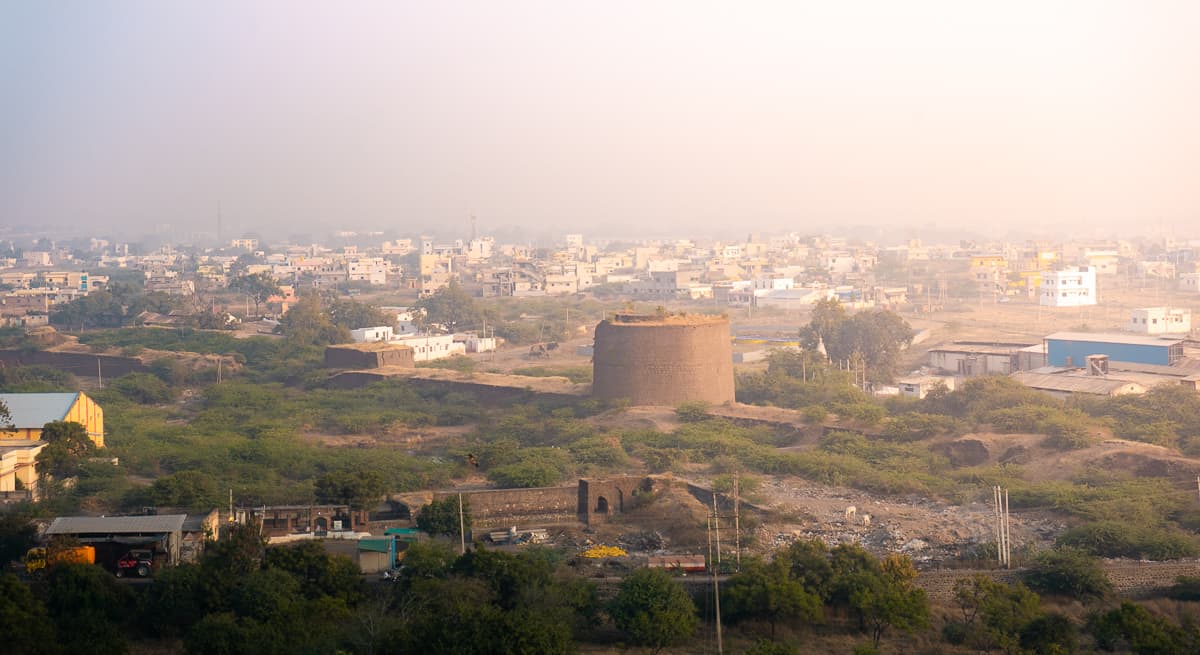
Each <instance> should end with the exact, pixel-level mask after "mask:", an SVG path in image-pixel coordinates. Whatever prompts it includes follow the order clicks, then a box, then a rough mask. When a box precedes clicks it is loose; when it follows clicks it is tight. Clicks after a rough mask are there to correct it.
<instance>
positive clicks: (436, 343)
mask: <svg viewBox="0 0 1200 655" xmlns="http://www.w3.org/2000/svg"><path fill="white" fill-rule="evenodd" d="M392 341H393V342H394V343H400V344H403V345H405V346H410V347H412V349H413V361H417V362H427V361H429V360H431V359H441V358H443V357H449V356H451V355H458V354H465V353H466V352H467V345H466V344H465V343H463V342H461V341H457V342H456V341H455V340H454V335H453V334H414V335H409V336H402V337H396V338H394V339H392Z"/></svg>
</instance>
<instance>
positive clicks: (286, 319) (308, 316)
mask: <svg viewBox="0 0 1200 655" xmlns="http://www.w3.org/2000/svg"><path fill="white" fill-rule="evenodd" d="M278 330H279V331H280V332H282V333H283V335H284V336H286V337H287V338H288V341H291V342H293V343H295V344H297V345H303V346H327V345H330V344H335V343H346V342H348V341H350V330H348V329H346V328H345V327H343V326H341V325H337V324H335V323H334V322H333V319H332V318H330V316H329V312H327V311H326V310H325V309H324V308H323V307H322V306H321V299H320V298H319V297H317V296H316V295H309V296H303V297H301V298H300V300H299V301H297V302H296V304H294V305H292V307H291V309H288V311H287V313H286V314H284V315H283V318H282V319H280V321H279V328H278Z"/></svg>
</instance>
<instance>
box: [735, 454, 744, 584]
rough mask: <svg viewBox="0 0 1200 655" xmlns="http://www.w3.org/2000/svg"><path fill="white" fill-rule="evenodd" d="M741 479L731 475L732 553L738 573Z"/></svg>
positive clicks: (740, 547) (740, 553) (739, 560)
mask: <svg viewBox="0 0 1200 655" xmlns="http://www.w3.org/2000/svg"><path fill="white" fill-rule="evenodd" d="M741 479H742V474H741V473H734V474H733V544H734V546H733V548H734V550H733V553H734V557H736V558H737V569H738V571H741V570H742V514H741V507H742V501H741V494H740V489H739V486H740V484H739V483H740V482H741Z"/></svg>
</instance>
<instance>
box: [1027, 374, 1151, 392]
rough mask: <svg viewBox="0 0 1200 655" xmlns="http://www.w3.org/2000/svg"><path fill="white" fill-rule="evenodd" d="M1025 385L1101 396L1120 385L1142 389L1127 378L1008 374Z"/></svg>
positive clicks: (1118, 387)
mask: <svg viewBox="0 0 1200 655" xmlns="http://www.w3.org/2000/svg"><path fill="white" fill-rule="evenodd" d="M1009 377H1011V378H1013V379H1014V380H1016V381H1017V382H1020V383H1021V384H1023V385H1025V386H1027V387H1033V388H1034V389H1043V390H1047V391H1064V392H1069V393H1093V394H1098V395H1101V396H1107V395H1110V394H1112V392H1113V391H1116V390H1117V389H1120V388H1121V387H1124V386H1128V385H1133V386H1136V387H1139V388H1142V389H1143V390H1144V387H1142V385H1140V384H1138V383H1136V382H1130V381H1129V380H1114V379H1111V378H1105V377H1101V376H1099V375H1063V374H1058V375H1052V374H1045V373H1034V372H1032V371H1021V372H1019V373H1013V374H1012V375H1011V376H1009Z"/></svg>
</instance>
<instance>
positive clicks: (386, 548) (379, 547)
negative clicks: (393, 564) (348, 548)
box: [358, 539, 395, 553]
mask: <svg viewBox="0 0 1200 655" xmlns="http://www.w3.org/2000/svg"><path fill="white" fill-rule="evenodd" d="M393 543H395V542H394V541H393V540H392V539H359V540H358V549H359V550H365V551H369V552H372V553H390V552H392V544H393Z"/></svg>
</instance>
